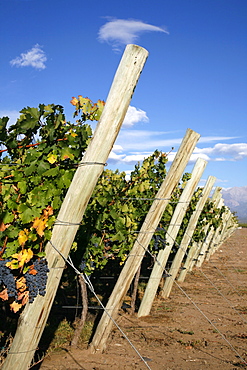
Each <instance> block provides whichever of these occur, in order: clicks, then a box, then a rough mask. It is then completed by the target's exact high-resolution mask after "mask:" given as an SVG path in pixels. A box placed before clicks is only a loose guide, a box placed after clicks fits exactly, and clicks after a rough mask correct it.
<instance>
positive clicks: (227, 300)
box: [157, 230, 247, 323]
mask: <svg viewBox="0 0 247 370" xmlns="http://www.w3.org/2000/svg"><path fill="white" fill-rule="evenodd" d="M165 231H166V233H167V234H168V232H167V230H165ZM185 233H186V231H185ZM168 235H169V236H170V237H171V239H172V240H173V241H174V244H175V245H176V246H177V248H178V249H181V250H182V251H184V253H185V255H187V256H188V251H187V248H186V249H184V248H183V247H181V245H179V244H178V243H177V242H176V240H175V239H174V238H172V236H171V235H170V234H168ZM187 235H188V233H187ZM191 240H192V241H193V242H195V240H194V239H193V237H192V238H191ZM157 263H158V262H157ZM159 265H160V266H161V267H163V266H162V265H161V264H159ZM199 270H200V271H201V273H202V275H204V276H205V278H206V279H207V280H208V281H209V282H210V284H211V285H212V286H213V287H214V288H215V289H216V290H217V292H218V293H219V294H220V295H221V296H222V298H224V299H225V301H226V302H227V303H228V305H229V307H231V308H232V309H233V310H234V311H235V312H236V313H237V315H238V316H239V317H240V318H241V320H242V321H243V322H245V323H247V321H246V320H245V318H244V317H243V316H242V315H241V314H240V313H239V312H238V311H237V310H236V309H235V307H233V306H232V305H231V304H230V301H229V299H227V298H226V297H225V296H224V294H223V293H222V292H221V291H220V289H219V288H218V287H217V286H216V285H215V284H214V283H213V282H212V280H211V279H210V278H209V277H208V276H207V275H206V274H205V272H203V271H202V268H201V267H200V268H199ZM172 280H173V281H174V282H175V279H172Z"/></svg>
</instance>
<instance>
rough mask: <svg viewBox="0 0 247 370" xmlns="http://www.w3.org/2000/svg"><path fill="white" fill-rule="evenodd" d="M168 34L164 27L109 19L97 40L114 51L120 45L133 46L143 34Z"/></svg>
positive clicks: (131, 20)
mask: <svg viewBox="0 0 247 370" xmlns="http://www.w3.org/2000/svg"><path fill="white" fill-rule="evenodd" d="M151 31H156V32H157V31H158V32H164V33H167V34H168V33H169V32H167V30H166V29H165V28H164V27H157V26H153V25H151V24H148V23H145V22H142V21H139V20H135V19H110V20H109V21H108V22H107V23H106V24H104V25H103V26H102V27H101V28H100V30H99V34H98V35H99V40H100V41H101V42H108V43H111V44H112V46H113V49H114V50H115V51H119V46H120V45H126V44H133V43H135V42H136V40H138V38H139V35H140V34H141V33H143V32H151Z"/></svg>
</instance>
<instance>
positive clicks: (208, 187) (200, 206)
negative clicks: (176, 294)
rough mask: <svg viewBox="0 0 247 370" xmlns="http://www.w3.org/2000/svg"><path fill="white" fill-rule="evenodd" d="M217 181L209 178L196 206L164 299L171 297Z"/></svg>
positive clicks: (164, 291) (167, 280)
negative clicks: (201, 215)
mask: <svg viewBox="0 0 247 370" xmlns="http://www.w3.org/2000/svg"><path fill="white" fill-rule="evenodd" d="M215 180H216V177H214V176H209V178H208V180H207V183H206V185H205V187H204V188H203V191H202V194H201V198H200V199H199V200H198V202H197V204H196V208H195V210H194V212H193V214H192V216H191V217H190V220H189V223H188V226H187V228H186V230H185V233H184V236H183V238H182V241H181V243H180V245H179V248H178V251H177V253H176V256H175V258H174V260H173V262H172V265H171V268H170V270H169V274H170V276H169V277H167V278H166V280H165V284H164V286H163V289H162V291H161V295H162V297H163V298H165V297H169V295H170V292H171V290H172V286H173V283H174V280H175V278H176V276H177V273H178V271H179V268H180V266H181V263H182V261H183V258H184V256H185V253H186V251H187V247H188V245H189V243H190V241H191V238H192V236H193V233H194V231H195V228H196V225H197V222H198V219H199V217H200V214H201V212H202V209H203V207H204V205H205V203H206V200H207V198H208V196H209V194H210V192H211V190H212V187H213V185H214V183H215Z"/></svg>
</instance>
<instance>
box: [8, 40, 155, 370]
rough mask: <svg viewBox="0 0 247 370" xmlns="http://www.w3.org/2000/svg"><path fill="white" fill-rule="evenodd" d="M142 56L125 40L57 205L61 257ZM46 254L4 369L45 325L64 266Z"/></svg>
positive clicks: (25, 360) (24, 357) (25, 359)
mask: <svg viewBox="0 0 247 370" xmlns="http://www.w3.org/2000/svg"><path fill="white" fill-rule="evenodd" d="M147 56H148V52H147V51H146V50H145V49H143V48H141V47H139V46H136V45H127V47H126V49H125V52H124V55H123V57H122V60H121V62H120V64H119V67H118V69H117V72H116V74H115V78H114V80H113V83H112V86H111V89H110V92H109V95H108V98H107V101H106V105H105V108H104V110H103V113H102V116H101V119H100V121H99V123H98V125H97V128H96V131H95V133H94V136H93V138H92V140H91V142H90V144H89V146H88V148H87V151H86V153H85V155H84V157H83V159H82V161H81V165H80V166H79V167H78V169H77V171H76V173H75V175H74V177H73V180H72V183H71V185H70V188H69V190H68V192H67V194H66V197H65V199H64V202H63V204H62V206H61V209H60V212H59V215H58V220H59V223H57V225H56V224H55V226H54V228H53V232H52V239H51V242H52V244H53V245H54V246H55V247H56V248H57V250H59V252H60V253H62V254H63V256H65V258H67V256H68V253H69V251H70V248H71V245H72V243H73V241H74V237H75V235H76V232H77V229H78V224H79V223H80V222H81V220H82V217H83V214H84V212H85V209H86V206H87V204H88V201H89V199H90V197H91V194H92V192H93V190H94V187H95V185H96V183H97V180H98V178H99V176H100V174H101V173H102V171H103V168H104V163H105V162H106V160H107V158H108V156H109V153H110V151H111V149H112V147H113V144H114V142H115V139H116V137H117V135H118V132H119V130H120V127H121V124H122V122H123V120H124V117H125V114H126V112H127V109H128V106H129V103H130V100H131V98H132V95H133V92H134V90H135V87H136V84H137V82H138V79H139V76H140V74H141V71H142V69H143V66H144V64H145V61H146V59H147ZM46 253H47V260H48V266H49V269H50V272H49V276H48V282H47V293H46V295H45V297H41V296H38V297H37V298H36V299H35V301H34V302H33V303H32V304H28V305H27V306H26V308H25V309H24V311H23V313H22V314H21V316H20V320H19V323H18V328H17V331H16V334H15V337H14V340H13V343H12V346H11V348H10V351H9V354H8V356H7V358H6V360H5V362H4V365H3V370H13V369H15V370H27V369H28V368H29V365H30V362H31V360H32V358H33V355H34V353H35V351H36V349H37V346H38V343H39V340H40V337H41V335H42V332H43V330H44V327H45V324H46V321H47V318H48V315H49V312H50V309H51V306H52V303H53V300H54V297H55V295H56V291H57V287H58V285H59V282H60V279H61V276H62V272H63V268H64V265H65V262H64V260H63V258H62V257H61V256H60V255H59V253H58V252H57V251H56V250H55V249H54V248H53V247H52V245H51V244H50V243H48V244H47V246H46Z"/></svg>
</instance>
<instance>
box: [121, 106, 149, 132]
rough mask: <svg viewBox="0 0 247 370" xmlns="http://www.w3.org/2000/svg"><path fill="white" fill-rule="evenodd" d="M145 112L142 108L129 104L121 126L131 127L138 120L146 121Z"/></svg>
mask: <svg viewBox="0 0 247 370" xmlns="http://www.w3.org/2000/svg"><path fill="white" fill-rule="evenodd" d="M148 121H149V119H148V116H147V113H146V112H145V111H144V110H141V109H138V108H136V107H132V106H131V105H130V106H129V108H128V110H127V113H126V116H125V119H124V121H123V127H131V126H133V125H134V124H136V123H138V122H148Z"/></svg>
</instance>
